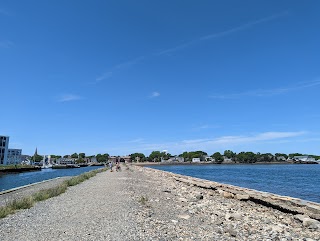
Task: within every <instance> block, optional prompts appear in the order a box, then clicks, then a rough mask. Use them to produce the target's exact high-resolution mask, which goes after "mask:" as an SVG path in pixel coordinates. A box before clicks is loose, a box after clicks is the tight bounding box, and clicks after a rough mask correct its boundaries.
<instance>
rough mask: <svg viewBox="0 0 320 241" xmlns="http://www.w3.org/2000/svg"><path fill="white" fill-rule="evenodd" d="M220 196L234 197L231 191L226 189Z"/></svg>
mask: <svg viewBox="0 0 320 241" xmlns="http://www.w3.org/2000/svg"><path fill="white" fill-rule="evenodd" d="M222 196H223V197H224V198H234V195H233V194H232V193H231V192H226V191H223V192H222Z"/></svg>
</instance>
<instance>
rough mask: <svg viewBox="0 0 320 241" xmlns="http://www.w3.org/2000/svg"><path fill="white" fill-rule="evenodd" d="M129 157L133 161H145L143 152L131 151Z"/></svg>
mask: <svg viewBox="0 0 320 241" xmlns="http://www.w3.org/2000/svg"><path fill="white" fill-rule="evenodd" d="M130 157H131V160H132V161H133V162H136V161H139V162H144V161H146V156H145V155H144V154H143V153H137V152H136V153H132V154H131V155H130Z"/></svg>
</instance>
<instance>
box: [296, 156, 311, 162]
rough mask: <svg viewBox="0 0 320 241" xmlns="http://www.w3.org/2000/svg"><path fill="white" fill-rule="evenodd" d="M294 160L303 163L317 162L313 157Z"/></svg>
mask: <svg viewBox="0 0 320 241" xmlns="http://www.w3.org/2000/svg"><path fill="white" fill-rule="evenodd" d="M293 160H295V161H301V162H316V159H315V158H313V157H311V156H294V157H293Z"/></svg>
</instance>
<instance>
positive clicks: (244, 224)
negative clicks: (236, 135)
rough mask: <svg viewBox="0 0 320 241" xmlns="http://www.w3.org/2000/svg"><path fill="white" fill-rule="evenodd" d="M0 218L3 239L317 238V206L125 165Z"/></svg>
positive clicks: (318, 228) (319, 238) (318, 233)
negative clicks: (120, 169) (30, 206)
mask: <svg viewBox="0 0 320 241" xmlns="http://www.w3.org/2000/svg"><path fill="white" fill-rule="evenodd" d="M122 170H123V171H122V172H110V171H108V172H105V173H99V174H98V175H97V176H95V177H93V178H91V179H89V180H87V181H85V182H83V183H81V184H79V185H77V186H74V187H71V188H69V189H68V190H67V192H66V193H64V194H62V195H60V196H58V197H55V198H51V199H49V200H46V201H43V202H39V203H37V204H36V205H35V206H34V207H32V208H31V209H28V210H23V211H19V212H18V213H16V214H14V215H11V216H8V217H6V218H4V219H1V220H0V232H1V240H281V241H284V240H306V241H311V240H320V222H319V220H318V214H319V213H318V211H319V209H318V208H319V204H317V203H310V202H303V201H301V200H298V199H293V198H290V197H281V196H278V195H274V194H269V193H261V192H257V191H254V190H249V189H244V188H240V187H235V186H230V185H222V184H220V183H215V182H209V181H205V180H201V179H196V178H191V177H186V176H181V175H176V174H172V173H169V172H164V171H160V170H154V169H151V168H145V167H136V166H130V167H125V166H123V167H122Z"/></svg>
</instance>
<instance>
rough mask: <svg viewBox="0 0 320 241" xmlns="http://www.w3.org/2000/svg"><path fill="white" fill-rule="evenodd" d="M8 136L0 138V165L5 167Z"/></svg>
mask: <svg viewBox="0 0 320 241" xmlns="http://www.w3.org/2000/svg"><path fill="white" fill-rule="evenodd" d="M8 146H9V136H0V165H7V157H8Z"/></svg>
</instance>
